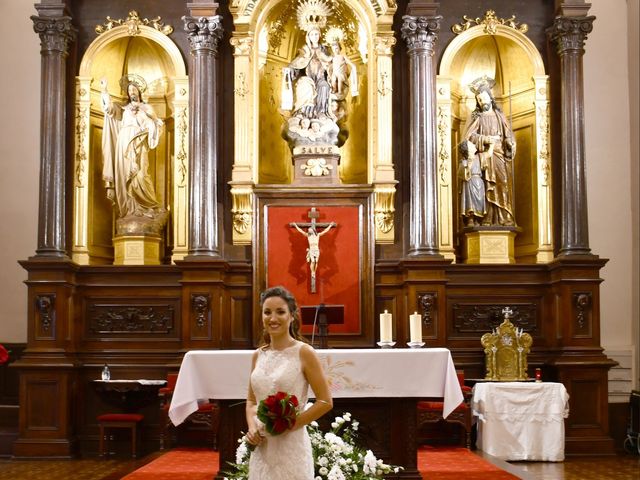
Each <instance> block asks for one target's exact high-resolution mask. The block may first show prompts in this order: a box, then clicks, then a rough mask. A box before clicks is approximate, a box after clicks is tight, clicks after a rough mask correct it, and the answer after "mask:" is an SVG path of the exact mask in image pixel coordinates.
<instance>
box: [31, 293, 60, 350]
mask: <svg viewBox="0 0 640 480" xmlns="http://www.w3.org/2000/svg"><path fill="white" fill-rule="evenodd" d="M35 322H36V324H35V327H36V328H35V332H36V340H55V338H56V294H55V293H43V294H39V295H36V298H35Z"/></svg>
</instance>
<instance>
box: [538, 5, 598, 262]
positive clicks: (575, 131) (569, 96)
mask: <svg viewBox="0 0 640 480" xmlns="http://www.w3.org/2000/svg"><path fill="white" fill-rule="evenodd" d="M594 19H595V17H593V16H590V17H586V16H579V17H569V16H558V17H556V19H555V21H554V24H553V26H552V27H550V28H549V29H548V31H547V33H548V35H549V36H550V38H551V40H552V41H553V42H555V43H556V47H557V52H558V55H559V56H560V82H561V99H560V101H561V111H562V114H561V131H562V158H561V168H562V176H561V179H560V180H561V185H562V192H561V196H562V200H561V202H562V207H561V219H560V224H561V231H560V250H559V253H558V255H559V256H566V255H589V254H590V252H591V249H590V248H589V221H588V216H587V179H586V175H585V172H586V166H585V142H584V82H583V66H582V57H583V55H584V48H583V47H584V41H585V40H586V38H587V34H589V33H590V32H591V30H592V29H593V20H594Z"/></svg>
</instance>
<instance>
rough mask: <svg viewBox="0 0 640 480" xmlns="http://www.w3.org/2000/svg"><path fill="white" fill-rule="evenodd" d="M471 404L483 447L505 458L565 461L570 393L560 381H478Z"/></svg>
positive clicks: (478, 442)
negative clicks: (565, 439) (565, 420)
mask: <svg viewBox="0 0 640 480" xmlns="http://www.w3.org/2000/svg"><path fill="white" fill-rule="evenodd" d="M471 406H472V409H473V414H474V416H476V417H478V422H477V425H478V440H477V446H478V448H479V449H480V450H482V451H484V452H486V453H488V454H489V455H493V456H494V457H497V458H500V459H502V460H543V461H550V462H561V461H562V460H564V419H565V418H567V417H568V416H569V395H568V394H567V390H566V389H565V387H564V385H562V384H561V383H553V382H541V383H534V382H484V383H477V384H476V385H475V386H474V387H473V397H472V400H471Z"/></svg>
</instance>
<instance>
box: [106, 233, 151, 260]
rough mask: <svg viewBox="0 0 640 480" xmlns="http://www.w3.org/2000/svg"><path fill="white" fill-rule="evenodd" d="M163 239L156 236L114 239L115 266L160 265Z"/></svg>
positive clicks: (117, 237)
mask: <svg viewBox="0 0 640 480" xmlns="http://www.w3.org/2000/svg"><path fill="white" fill-rule="evenodd" d="M162 246H163V245H162V238H161V237H160V236H156V235H118V236H115V237H113V249H114V259H113V264H114V265H160V264H161V263H162V262H161V256H160V252H161V251H162Z"/></svg>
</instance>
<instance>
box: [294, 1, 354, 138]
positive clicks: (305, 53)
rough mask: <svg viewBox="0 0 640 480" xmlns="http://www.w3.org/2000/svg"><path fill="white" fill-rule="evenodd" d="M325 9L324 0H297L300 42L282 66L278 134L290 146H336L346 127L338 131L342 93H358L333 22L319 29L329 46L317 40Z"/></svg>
mask: <svg viewBox="0 0 640 480" xmlns="http://www.w3.org/2000/svg"><path fill="white" fill-rule="evenodd" d="M330 15H331V8H330V6H329V5H328V4H327V3H325V2H324V0H303V1H301V2H300V4H299V6H298V9H297V21H298V27H299V28H300V29H301V30H303V31H305V32H306V34H305V44H304V46H303V47H302V48H301V49H300V51H299V52H298V54H297V55H296V57H295V58H294V59H293V60H292V61H291V62H290V63H289V65H288V66H287V67H285V68H284V69H283V72H282V101H281V110H282V113H283V115H284V117H285V119H286V123H285V125H284V131H283V135H284V137H285V138H286V139H287V141H288V142H289V144H290V145H291V147H292V148H294V147H296V146H298V145H335V146H338V147H339V146H340V141H342V142H344V140H345V139H346V132H341V131H340V130H341V125H342V122H341V121H342V120H344V117H345V115H346V113H347V110H348V109H347V107H346V102H345V99H346V97H347V94H348V93H349V92H350V93H351V97H352V98H354V97H356V96H357V95H358V76H357V72H356V67H355V65H354V64H353V62H351V61H350V60H349V58H348V57H347V56H346V55H345V54H344V52H343V48H342V46H341V41H342V36H343V32H342V31H341V30H340V29H338V28H336V27H333V28H330V29H329V30H328V31H327V33H326V34H325V40H326V41H327V42H328V43H329V44H330V45H331V47H328V46H327V45H326V44H324V43H322V42H321V39H322V29H323V28H324V27H325V26H326V24H327V18H328V17H329V16H330ZM342 127H343V125H342ZM343 130H344V128H343ZM339 134H340V135H339Z"/></svg>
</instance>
